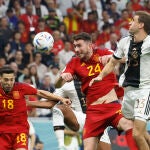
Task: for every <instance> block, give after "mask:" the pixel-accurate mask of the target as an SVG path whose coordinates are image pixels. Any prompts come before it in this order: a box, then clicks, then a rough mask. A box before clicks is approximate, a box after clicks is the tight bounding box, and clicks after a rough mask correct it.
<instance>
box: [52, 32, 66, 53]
mask: <svg viewBox="0 0 150 150" xmlns="http://www.w3.org/2000/svg"><path fill="white" fill-rule="evenodd" d="M53 38H54V46H53V49H52V50H51V52H52V53H54V55H57V54H58V53H59V52H60V51H61V50H62V49H63V48H64V42H63V40H62V39H61V36H60V32H59V31H58V30H55V31H54V32H53Z"/></svg>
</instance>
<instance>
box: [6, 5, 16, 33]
mask: <svg viewBox="0 0 150 150" xmlns="http://www.w3.org/2000/svg"><path fill="white" fill-rule="evenodd" d="M6 15H7V17H8V20H9V27H10V28H11V29H12V30H13V31H14V30H15V29H16V28H17V25H18V18H17V16H16V15H15V14H14V12H13V10H12V9H11V8H9V9H7V11H6Z"/></svg>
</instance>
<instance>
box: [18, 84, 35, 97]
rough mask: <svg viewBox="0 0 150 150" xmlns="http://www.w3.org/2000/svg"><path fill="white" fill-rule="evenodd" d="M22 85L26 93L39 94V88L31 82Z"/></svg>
mask: <svg viewBox="0 0 150 150" xmlns="http://www.w3.org/2000/svg"><path fill="white" fill-rule="evenodd" d="M21 87H22V92H23V93H24V95H36V94H37V89H36V88H34V87H33V86H32V85H30V84H26V83H21Z"/></svg>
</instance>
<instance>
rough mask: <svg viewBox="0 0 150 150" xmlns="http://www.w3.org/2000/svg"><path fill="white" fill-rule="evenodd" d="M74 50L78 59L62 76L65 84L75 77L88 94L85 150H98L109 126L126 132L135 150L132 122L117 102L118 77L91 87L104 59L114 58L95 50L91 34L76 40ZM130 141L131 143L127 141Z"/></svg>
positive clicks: (107, 52)
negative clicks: (103, 57) (99, 142)
mask: <svg viewBox="0 0 150 150" xmlns="http://www.w3.org/2000/svg"><path fill="white" fill-rule="evenodd" d="M73 45H74V50H75V53H76V56H77V57H73V58H72V59H71V61H70V62H69V63H68V64H67V66H66V68H65V69H64V71H63V73H62V74H61V77H62V79H63V80H65V81H66V82H69V81H71V80H73V77H74V75H76V76H77V77H78V78H79V79H80V80H81V82H82V91H83V92H84V94H85V95H86V105H87V110H86V121H85V125H84V131H83V140H84V150H95V149H96V147H97V144H98V141H99V137H100V136H101V135H102V134H103V132H104V129H105V128H106V127H107V126H113V127H114V128H116V129H117V130H120V129H121V130H124V131H126V137H127V142H128V146H129V147H130V150H136V149H137V148H136V144H135V142H134V140H133V138H132V128H133V124H132V121H130V120H127V119H125V118H124V117H123V116H122V114H121V104H120V103H119V102H118V101H117V99H118V98H117V94H116V92H115V90H114V88H115V86H116V82H117V81H116V76H115V74H114V73H113V72H112V73H110V74H109V75H108V76H106V77H105V78H104V79H103V80H102V81H101V82H96V83H95V84H92V85H91V86H89V83H90V81H91V80H92V79H93V78H95V77H96V76H97V75H99V73H100V72H101V71H102V69H103V67H104V65H103V64H102V62H101V58H102V56H104V55H111V54H112V52H111V51H109V50H99V49H95V50H93V46H92V40H91V37H90V35H89V34H88V33H85V32H82V33H79V34H77V35H74V37H73ZM128 139H129V140H128Z"/></svg>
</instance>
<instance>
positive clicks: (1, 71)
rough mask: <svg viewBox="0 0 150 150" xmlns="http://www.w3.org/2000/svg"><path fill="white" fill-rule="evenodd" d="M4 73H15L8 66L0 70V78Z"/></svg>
mask: <svg viewBox="0 0 150 150" xmlns="http://www.w3.org/2000/svg"><path fill="white" fill-rule="evenodd" d="M4 73H7V74H11V73H13V74H15V71H14V70H13V69H12V68H11V67H10V66H9V65H5V66H3V67H2V68H0V76H2V75H3V74H4Z"/></svg>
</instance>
